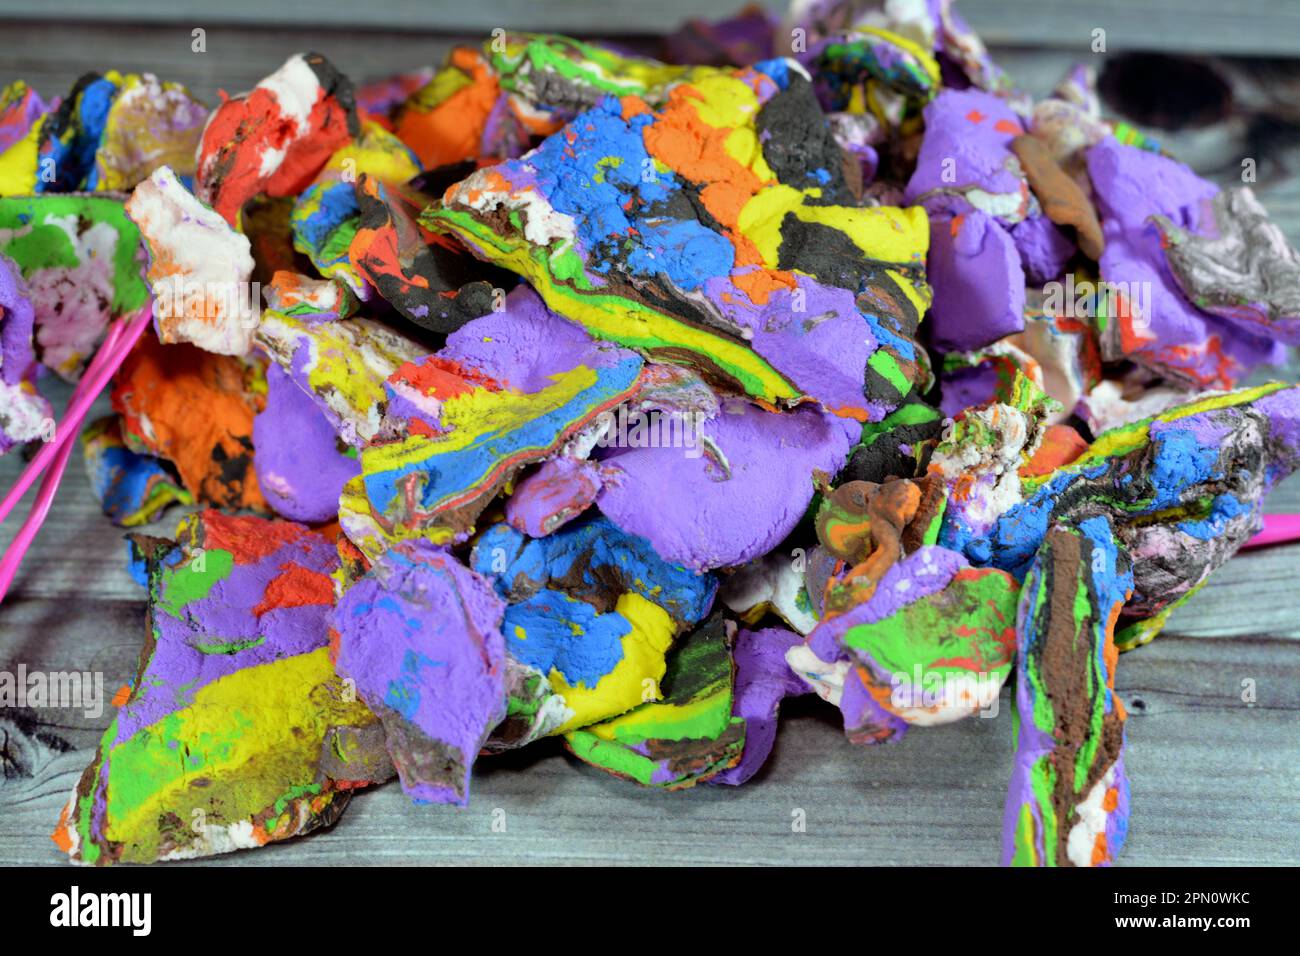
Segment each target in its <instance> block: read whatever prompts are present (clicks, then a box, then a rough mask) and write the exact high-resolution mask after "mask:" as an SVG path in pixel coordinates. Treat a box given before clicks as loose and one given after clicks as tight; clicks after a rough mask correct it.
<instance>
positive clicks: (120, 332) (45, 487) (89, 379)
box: [0, 304, 153, 601]
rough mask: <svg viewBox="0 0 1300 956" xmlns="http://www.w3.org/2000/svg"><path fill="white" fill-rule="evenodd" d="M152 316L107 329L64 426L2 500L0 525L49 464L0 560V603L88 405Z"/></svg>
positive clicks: (146, 312) (41, 517) (56, 486)
mask: <svg viewBox="0 0 1300 956" xmlns="http://www.w3.org/2000/svg"><path fill="white" fill-rule="evenodd" d="M152 311H153V310H152V309H151V307H150V306H149V305H148V304H146V305H145V307H144V308H143V309H142V310H141V311H140V313H139V314H138V315H137V316H136V317H135V318H133V319H130V320H124V321H120V322H114V323H113V324H112V325H111V326H110V327H109V330H108V334H107V335H106V336H105V337H104V343H103V344H102V345H101V346H100V348H99V350H98V352H96V353H95V358H94V359H93V360H92V361H91V363H90V366H89V367H88V368H87V369H86V372H85V374H84V375H82V378H81V381H80V382H79V383H78V385H77V388H76V390H75V391H74V392H73V393H72V399H71V400H70V401H69V402H68V408H67V411H66V412H65V413H64V417H63V422H62V423H61V424H60V425H59V426H58V427H57V430H56V435H55V440H54V441H52V442H50V443H48V444H47V445H46V446H45V447H44V448H43V449H41V451H40V452H39V453H38V454H37V456H36V457H35V458H34V459H33V460H32V462H31V464H30V465H28V466H27V468H26V469H25V470H24V471H23V474H22V476H21V477H19V479H18V482H17V483H16V484H15V485H14V487H13V488H11V489H10V490H9V493H8V494H7V495H6V496H5V499H4V501H3V502H2V503H0V522H3V521H4V519H5V518H6V517H8V515H9V513H10V512H11V511H12V510H13V508H14V506H15V505H16V504H17V503H18V501H19V500H21V498H22V496H23V495H24V494H25V493H26V491H27V489H28V488H29V487H30V486H31V484H32V482H33V481H35V479H36V476H37V475H38V474H40V473H41V470H42V469H43V468H45V466H46V465H47V464H48V465H49V471H47V472H46V473H45V477H44V478H43V479H42V480H41V486H40V489H39V491H38V492H37V495H36V501H35V502H34V503H33V504H32V510H31V512H30V514H28V516H27V520H26V521H24V522H23V526H22V527H21V528H20V529H19V530H18V534H17V536H15V538H14V540H13V541H12V542H11V543H10V545H9V548H8V549H7V550H6V551H5V554H4V557H3V558H0V601H3V600H4V598H5V594H6V593H7V592H8V590H9V585H10V584H11V583H12V582H13V579H14V575H16V574H17V573H18V566H19V565H20V564H21V563H22V559H23V556H24V555H25V554H26V553H27V549H28V548H29V547H30V546H31V543H32V541H33V540H34V539H35V537H36V533H37V532H38V531H39V530H40V528H41V525H42V523H44V521H45V518H46V516H47V515H48V514H49V511H50V506H51V505H52V504H53V503H54V496H55V493H56V492H57V491H58V489H59V482H60V481H61V480H62V478H63V472H64V471H65V470H66V469H67V466H68V460H69V458H71V457H72V451H73V449H74V448H75V447H76V441H77V437H78V436H79V435H80V434H81V422H82V420H83V419H84V418H85V417H86V414H87V413H88V412H89V411H90V406H91V405H92V404H94V402H95V399H96V398H98V397H99V393H100V392H102V391H103V390H104V387H105V386H106V385H107V384H108V382H109V380H110V379H111V378H112V377H113V375H114V374H116V372H117V370H118V368H120V367H121V365H122V362H123V361H124V360H125V359H126V356H127V354H128V353H129V352H130V351H131V349H132V348H134V346H135V343H136V342H137V341H139V339H140V335H141V333H143V332H144V329H145V327H146V326H148V324H149V322H150V320H151V319H152Z"/></svg>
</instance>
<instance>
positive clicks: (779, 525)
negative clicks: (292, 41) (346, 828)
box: [0, 0, 1300, 866]
mask: <svg viewBox="0 0 1300 956" xmlns="http://www.w3.org/2000/svg"><path fill="white" fill-rule="evenodd" d="M664 49H665V51H666V52H665V54H664V61H663V62H660V61H658V60H652V59H646V58H639V57H635V56H631V55H627V54H625V53H623V52H616V51H614V50H611V49H606V48H602V47H599V46H594V45H589V44H587V43H583V42H580V41H578V40H574V39H569V38H565V37H559V36H542V35H522V34H510V33H505V34H504V35H502V33H501V32H500V31H499V32H498V33H497V34H496V35H494V36H493V37H492V38H491V39H489V40H488V41H486V42H485V43H484V45H483V46H482V48H481V49H475V48H470V47H464V48H458V49H455V50H454V51H453V52H452V53H451V54H450V56H449V57H448V59H447V61H446V63H445V64H444V65H443V66H442V67H441V68H440V69H438V70H436V71H432V70H430V71H427V72H424V73H415V74H408V75H401V76H397V77H393V78H391V79H388V80H385V81H382V82H379V83H375V84H371V85H365V86H354V85H353V83H352V82H351V81H349V79H348V78H347V77H346V76H344V75H343V74H342V73H341V72H339V70H338V69H337V68H336V67H335V66H334V65H332V64H330V63H329V62H327V61H326V59H325V58H324V57H322V56H319V55H317V54H312V53H303V54H299V55H295V56H293V57H291V58H290V59H289V60H288V61H286V62H285V63H284V64H283V65H282V66H281V67H280V68H279V69H277V70H276V71H275V72H274V73H272V74H271V75H270V76H268V77H267V78H266V79H265V80H263V81H262V82H261V83H259V84H258V85H257V86H256V88H254V89H253V90H251V91H249V92H247V93H243V94H241V95H237V96H229V97H223V100H222V102H221V104H220V105H219V106H217V107H216V108H215V109H209V108H208V107H206V106H204V105H202V104H200V103H198V102H196V101H195V99H194V98H193V97H192V96H190V95H189V94H188V93H187V92H186V90H184V89H183V88H181V87H180V86H177V85H175V84H172V83H168V82H164V81H160V80H158V79H156V78H155V77H153V76H150V75H142V76H141V75H122V74H119V73H117V72H112V71H110V72H108V73H105V74H103V75H98V74H92V75H89V76H86V77H84V78H82V79H81V80H80V81H79V82H78V83H77V84H76V86H75V87H74V88H73V89H72V91H71V92H70V93H69V94H68V96H67V97H65V98H63V99H62V100H57V101H55V102H52V103H46V102H44V101H43V100H42V99H41V97H40V96H38V95H37V93H36V92H35V91H33V90H31V89H29V88H28V87H26V86H24V85H23V84H21V83H16V84H14V85H12V86H10V87H9V88H8V89H7V90H6V91H5V92H4V95H3V101H2V102H0V195H2V196H3V198H0V343H2V344H3V359H2V361H0V449H10V448H13V447H16V446H21V445H23V444H24V443H28V442H33V441H36V440H38V439H39V438H40V437H41V433H42V423H44V422H46V421H48V420H49V418H50V417H51V415H52V411H51V409H50V408H49V406H48V403H47V402H46V400H45V399H44V398H43V397H42V396H41V393H40V392H39V391H38V389H37V388H36V384H37V382H38V381H39V380H40V378H41V377H42V376H48V375H57V376H60V377H62V378H64V379H67V380H69V381H77V380H78V379H79V378H81V377H83V376H85V375H89V374H90V372H89V371H87V369H88V367H89V366H90V365H91V364H92V356H95V355H96V354H97V349H101V350H102V349H103V348H107V345H105V346H101V345H100V342H101V340H102V339H103V338H104V336H105V335H106V332H107V333H108V334H115V332H114V331H110V330H115V329H116V323H119V322H121V321H123V320H124V319H126V318H133V320H134V321H140V320H139V318H138V317H139V316H141V315H152V320H151V321H150V322H149V323H148V328H147V330H145V331H144V332H143V334H142V335H141V337H140V338H139V340H138V341H137V342H135V344H134V345H132V346H130V347H129V348H125V349H124V350H123V354H121V355H119V356H118V358H119V359H120V367H118V368H117V370H116V374H115V375H113V379H112V384H111V401H112V409H113V414H112V415H110V416H108V417H107V418H103V419H101V420H98V421H94V422H93V423H89V424H88V426H87V427H86V428H85V429H84V431H83V432H82V433H81V436H80V442H81V445H82V449H83V451H84V460H85V465H86V468H87V469H88V470H89V474H90V478H91V484H92V486H93V488H94V490H95V493H96V494H97V495H98V496H100V498H101V501H102V505H103V510H104V513H105V515H106V516H107V517H108V518H110V519H111V520H112V521H114V522H116V523H117V524H119V525H122V526H124V527H127V528H140V527H141V526H143V525H145V524H147V523H150V522H154V521H158V520H160V519H161V517H162V515H163V513H164V512H165V511H167V510H168V509H173V508H175V509H180V510H179V511H176V512H174V513H173V514H172V515H171V518H170V520H169V521H168V523H167V524H165V525H161V524H160V525H153V526H152V527H151V529H150V532H151V533H144V532H140V531H136V532H133V533H131V534H130V535H129V541H128V553H127V556H126V560H127V561H128V562H129V565H130V568H131V570H132V573H133V574H134V575H135V576H136V578H137V580H138V581H139V583H140V584H141V586H142V587H143V588H144V591H145V593H146V594H147V602H148V623H147V627H146V631H145V634H144V646H143V650H142V651H141V655H140V664H139V670H138V674H137V676H136V678H135V680H134V681H133V683H131V684H130V685H129V686H128V687H125V688H123V690H122V691H121V692H120V694H119V697H118V700H117V704H118V705H119V706H118V708H117V711H116V717H115V718H114V720H113V721H112V723H111V725H110V726H109V728H108V730H107V731H106V732H105V734H104V736H103V739H102V742H101V744H100V746H99V749H98V751H97V753H96V754H95V757H94V760H93V761H92V762H91V764H90V766H89V767H88V768H87V769H86V771H85V774H84V775H83V776H82V778H81V780H80V783H79V784H78V786H77V788H76V791H75V792H74V793H73V794H72V795H71V796H70V798H69V800H68V803H67V806H66V809H65V811H64V813H63V815H62V818H61V819H60V820H59V821H58V824H57V829H56V831H55V835H54V838H55V840H56V842H57V843H58V844H59V846H60V847H62V848H63V849H64V850H65V851H66V852H67V853H68V854H69V855H70V856H71V857H72V858H73V859H74V860H77V861H80V862H83V863H91V864H107V863H113V862H119V861H122V862H149V861H155V860H171V859H178V858H188V857H195V856H202V855H206V854H213V853H222V852H226V851H230V850H235V849H241V848H247V847H256V846H260V845H263V844H266V843H268V842H271V841H276V840H283V839H287V838H290V837H293V836H296V835H299V834H303V833H306V832H309V831H311V830H313V829H316V828H319V827H323V826H328V825H330V824H332V823H333V822H334V821H335V820H337V819H338V818H339V817H340V815H341V814H342V813H343V812H344V810H345V809H346V807H347V804H348V801H349V799H350V797H351V795H352V794H353V793H354V792H355V791H357V790H359V789H362V788H365V787H370V786H374V785H378V784H381V783H383V782H385V781H387V780H389V779H390V778H393V777H396V778H397V779H398V780H399V781H400V786H401V787H402V789H403V790H404V791H405V792H406V793H407V794H408V795H409V796H410V797H411V799H412V800H414V801H416V802H419V803H438V804H456V805H464V804H466V803H467V802H468V801H469V800H470V799H471V778H472V771H473V767H474V764H475V762H476V761H477V760H484V761H490V760H492V759H493V756H494V755H496V754H498V753H500V752H502V751H505V750H509V749H512V748H517V747H522V746H525V745H528V744H530V743H533V742H534V741H538V740H540V739H542V738H545V737H559V738H562V739H563V741H564V744H565V745H566V746H567V748H568V749H569V751H571V753H572V754H573V755H574V757H575V758H576V759H577V760H579V761H582V762H585V763H588V764H591V765H593V766H595V767H597V768H600V769H601V770H604V771H607V772H609V773H611V774H614V775H616V776H618V777H621V778H624V779H626V780H628V781H631V782H634V783H637V784H641V785H643V786H646V787H657V788H662V789H666V790H678V789H684V788H689V787H693V786H695V785H697V784H702V783H703V784H710V785H729V786H734V785H739V784H743V783H745V782H746V781H749V780H751V778H753V777H754V776H755V774H757V773H758V772H759V771H760V769H761V767H762V766H763V763H764V761H765V759H766V758H767V757H768V755H769V753H770V751H771V749H772V747H773V744H774V741H775V738H776V733H777V727H778V709H779V707H780V705H781V701H782V700H783V699H784V698H785V697H788V696H793V695H799V694H804V693H815V694H816V695H818V696H820V697H821V698H822V699H824V700H825V701H827V702H828V703H829V704H830V705H831V706H833V707H837V708H838V709H839V710H840V712H841V713H842V716H843V723H844V729H845V733H846V735H847V737H848V738H849V740H850V741H851V742H852V743H854V744H879V743H886V742H890V741H896V740H898V739H900V738H901V737H902V736H903V735H904V734H905V733H907V732H908V731H909V730H910V729H911V728H913V727H927V726H933V725H937V724H943V723H947V722H951V721H956V720H960V719H963V718H967V717H972V716H975V715H978V714H981V713H982V712H986V711H987V710H988V709H989V708H990V707H992V706H993V705H994V704H995V703H996V700H997V697H998V694H999V692H1000V691H1001V689H1002V686H1003V684H1004V683H1006V682H1008V681H1010V682H1011V684H1012V686H1013V688H1014V691H1013V698H1014V703H1015V710H1016V713H1017V715H1018V721H1017V725H1016V726H1017V730H1016V733H1017V756H1016V764H1015V770H1014V772H1013V775H1012V779H1011V782H1010V786H1009V790H1008V795H1007V800H1006V805H1005V811H1004V812H1005V837H1004V845H1003V849H1002V858H1003V860H1004V862H1006V863H1011V864H1028V865H1048V866H1050V865H1082V866H1087V865H1101V864H1109V863H1111V862H1113V861H1114V860H1115V859H1116V856H1117V854H1118V853H1119V851H1120V848H1121V846H1122V845H1123V843H1124V838H1125V834H1126V831H1127V825H1128V812H1129V787H1128V781H1127V779H1126V776H1125V760H1124V744H1125V728H1124V721H1125V712H1124V707H1123V704H1122V703H1121V701H1120V699H1119V698H1118V696H1117V695H1116V694H1115V692H1114V689H1113V688H1114V680H1115V672H1116V668H1117V666H1118V661H1119V652H1120V651H1126V650H1130V649H1133V648H1135V647H1137V646H1139V645H1142V644H1144V643H1146V642H1148V641H1150V640H1151V639H1152V638H1153V637H1154V636H1155V635H1156V634H1157V633H1158V632H1159V631H1160V629H1161V627H1162V626H1163V624H1164V622H1165V621H1166V620H1167V619H1168V617H1169V615H1170V613H1171V611H1172V610H1173V609H1174V608H1175V607H1177V606H1178V605H1179V604H1180V603H1181V602H1183V601H1185V600H1186V599H1187V598H1188V597H1189V596H1190V595H1192V594H1193V593H1195V591H1196V590H1197V589H1198V588H1199V587H1200V586H1201V585H1202V584H1204V582H1205V581H1206V579H1207V578H1208V576H1209V575H1210V573H1211V572H1212V571H1214V570H1215V569H1216V568H1218V567H1219V566H1220V565H1221V564H1223V563H1224V561H1226V560H1227V559H1228V558H1229V557H1230V556H1231V555H1232V554H1233V553H1234V552H1235V551H1236V550H1237V548H1239V547H1240V546H1241V545H1242V544H1243V543H1244V542H1246V541H1247V540H1248V539H1249V538H1250V537H1251V536H1252V535H1253V534H1254V533H1255V532H1256V531H1257V530H1258V529H1259V527H1260V523H1261V506H1262V503H1263V500H1264V497H1265V495H1266V494H1267V492H1268V491H1269V489H1270V488H1271V487H1272V486H1273V485H1274V484H1276V483H1277V482H1278V481H1279V480H1281V479H1282V478H1283V477H1285V476H1286V475H1287V474H1289V473H1290V472H1291V471H1292V470H1293V469H1294V468H1295V467H1296V465H1297V463H1300V389H1297V388H1296V387H1294V386H1288V385H1285V384H1281V383H1274V384H1267V385H1261V386H1258V387H1251V388H1240V387H1238V383H1239V382H1240V381H1241V380H1242V379H1243V378H1244V377H1245V376H1246V375H1247V374H1248V373H1250V372H1251V371H1252V370H1253V369H1255V368H1256V367H1257V366H1262V365H1267V364H1275V363H1278V362H1279V361H1281V360H1283V359H1284V358H1285V351H1286V347H1287V346H1288V345H1293V344H1296V343H1297V342H1300V257H1298V256H1297V254H1296V252H1295V251H1294V250H1293V249H1291V248H1290V247H1289V246H1288V244H1287V243H1286V241H1285V240H1284V239H1283V238H1282V236H1281V233H1280V231H1279V230H1278V229H1277V228H1276V227H1275V226H1274V225H1272V224H1271V223H1270V222H1269V220H1268V218H1267V216H1266V214H1265V213H1264V211H1263V209H1262V208H1261V206H1260V205H1259V203H1258V202H1257V201H1256V200H1255V198H1254V197H1253V196H1252V194H1251V192H1250V190H1249V189H1246V188H1241V189H1232V190H1227V191H1221V190H1220V189H1219V188H1217V187H1216V186H1215V185H1213V184H1211V183H1210V182H1207V181H1206V180H1204V179H1201V178H1200V177H1198V176H1197V175H1195V174H1194V173H1193V172H1192V171H1191V170H1190V169H1189V168H1188V167H1186V166H1184V165H1183V164H1181V163H1179V162H1178V161H1177V160H1176V159H1174V158H1172V157H1171V156H1169V155H1166V154H1165V153H1164V152H1162V151H1161V149H1160V148H1159V146H1158V145H1157V144H1155V143H1154V142H1152V141H1150V140H1149V139H1147V138H1145V137H1143V136H1142V135H1141V134H1140V133H1138V132H1136V131H1135V130H1133V129H1132V128H1129V127H1127V126H1124V125H1122V124H1119V125H1116V124H1112V123H1110V122H1107V121H1106V120H1104V119H1103V118H1102V115H1101V109H1100V106H1099V102H1098V99H1097V96H1096V94H1095V92H1094V84H1093V78H1092V76H1091V75H1090V73H1089V72H1088V71H1087V70H1084V69H1078V70H1075V71H1073V72H1071V73H1070V74H1069V75H1068V76H1067V77H1066V78H1065V80H1064V81H1063V82H1062V83H1061V84H1060V86H1059V87H1058V88H1057V89H1056V91H1055V92H1054V93H1053V94H1052V95H1051V96H1050V97H1049V98H1047V99H1044V100H1042V101H1040V102H1037V103H1035V102H1033V101H1032V100H1031V99H1030V98H1029V97H1028V96H1026V95H1024V94H1023V93H1021V92H1018V91H1017V90H1016V89H1015V87H1014V86H1013V85H1012V83H1011V81H1010V80H1009V79H1008V77H1006V76H1005V75H1004V74H1003V73H1002V72H1001V71H1000V70H999V69H998V67H997V66H995V65H994V64H993V63H992V62H991V60H990V59H989V57H988V55H987V54H986V52H985V49H984V47H983V45H982V44H981V42H980V40H979V39H978V37H976V36H975V35H974V34H973V33H972V32H971V31H970V30H969V29H968V28H967V27H966V25H965V24H964V23H963V21H962V20H961V18H960V17H959V16H958V15H957V13H956V12H955V11H954V10H953V9H952V8H951V6H950V3H949V2H948V0H931V2H929V3H924V4H922V3H901V4H900V3H892V2H890V3H871V2H863V0H850V2H831V3H828V2H812V3H807V2H800V3H796V7H795V9H794V10H793V12H792V13H791V15H790V17H789V20H788V21H787V22H785V23H783V24H777V23H775V22H773V21H771V20H770V19H769V18H768V17H766V16H765V15H762V14H758V13H755V12H752V11H751V12H749V13H746V14H744V15H742V16H740V17H738V18H737V19H735V20H732V21H727V22H722V23H717V24H702V23H696V24H693V25H692V26H690V27H688V28H686V29H684V30H683V31H682V32H680V33H678V34H675V35H674V36H673V37H672V38H670V39H669V40H668V42H667V43H666V44H665V47H664ZM781 54H786V55H781ZM106 367H107V366H104V365H102V364H100V365H98V366H96V367H95V371H96V372H97V373H99V372H102V371H103V369H104V368H106ZM104 374H105V375H107V373H104ZM177 515H183V517H180V520H179V524H177V523H176V518H177ZM160 527H161V528H166V529H172V528H174V529H175V530H174V532H172V533H171V534H169V535H168V536H163V537H160V536H158V534H159V533H160V532H157V531H156V530H155V529H156V528H160ZM1013 675H1014V676H1013ZM754 785H756V786H761V785H762V784H761V782H758V783H756V784H754ZM991 812H992V810H991ZM429 825H430V826H434V827H436V826H437V825H438V824H437V820H436V819H430V821H429ZM992 856H993V852H992V848H990V859H992Z"/></svg>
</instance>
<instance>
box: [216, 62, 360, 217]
mask: <svg viewBox="0 0 1300 956" xmlns="http://www.w3.org/2000/svg"><path fill="white" fill-rule="evenodd" d="M359 132H360V128H359V125H358V120H357V111H356V104H355V103H354V102H353V98H352V82H351V81H350V80H348V78H347V77H345V76H344V75H343V74H341V73H339V71H338V70H336V69H334V67H333V65H332V64H331V63H330V62H329V61H328V60H327V59H325V57H323V56H321V55H320V54H319V53H295V54H294V55H293V56H291V57H289V59H287V60H285V62H284V65H283V66H281V67H280V69H278V70H276V71H275V72H274V73H272V74H271V75H270V76H268V77H267V78H266V79H264V80H262V82H260V83H258V84H257V86H256V87H254V89H253V90H252V91H251V92H248V93H243V94H241V95H239V96H235V97H231V98H225V99H223V102H222V104H221V105H220V106H218V107H217V108H216V109H215V110H213V112H212V115H211V116H210V117H208V123H207V125H206V126H205V127H204V129H203V140H202V142H201V143H200V145H199V151H198V175H197V178H196V180H195V187H196V188H195V194H196V195H197V196H198V197H199V199H201V200H202V201H203V202H204V203H206V204H207V205H209V206H211V207H212V208H213V209H215V210H216V211H217V213H218V214H220V216H221V217H222V218H223V219H225V220H226V222H228V223H230V225H232V226H238V224H239V212H240V210H241V209H242V208H243V206H244V203H246V202H248V200H250V199H252V198H253V197H254V196H256V195H258V194H260V193H267V194H268V195H271V196H290V195H297V194H298V193H300V192H302V191H303V189H305V188H306V187H307V185H308V184H310V183H311V181H312V180H313V179H314V178H315V177H316V174H317V173H319V172H320V170H321V167H322V166H324V165H325V163H326V162H327V161H328V160H329V158H330V156H332V155H333V154H334V152H335V151H336V150H337V149H338V148H339V147H341V146H342V145H343V144H345V143H346V142H348V140H350V139H352V138H354V137H355V136H357V134H358V133H359Z"/></svg>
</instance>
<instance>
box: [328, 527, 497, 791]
mask: <svg viewBox="0 0 1300 956" xmlns="http://www.w3.org/2000/svg"><path fill="white" fill-rule="evenodd" d="M504 610H505V605H504V602H502V601H501V599H500V598H499V597H497V595H496V594H495V592H493V590H492V587H491V585H490V584H488V582H487V581H486V580H484V579H483V578H482V577H481V576H480V575H478V574H476V573H475V572H473V571H471V570H470V569H468V568H466V567H465V566H464V565H462V564H461V563H460V562H459V561H458V560H457V559H456V558H455V557H453V556H452V555H451V554H450V553H449V552H447V551H444V550H442V549H440V548H435V547H433V546H431V545H428V544H426V543H423V542H416V543H412V544H406V545H397V546H395V547H393V548H391V549H390V550H389V551H387V552H385V554H384V555H383V556H382V557H381V558H380V559H379V560H378V561H376V562H375V563H374V565H373V566H372V567H371V568H370V570H369V571H368V572H366V575H365V576H364V577H363V578H361V580H359V581H357V582H356V583H355V584H353V585H352V587H350V588H349V589H348V591H347V593H346V594H345V595H344V596H343V598H342V599H341V600H340V601H339V606H338V609H337V611H336V612H335V614H334V623H333V627H334V634H333V637H332V640H333V642H334V647H335V648H336V655H337V658H336V663H337V666H338V671H339V673H340V674H341V675H343V676H344V677H347V678H349V679H351V680H352V681H354V682H355V685H356V689H357V693H358V695H359V696H360V697H361V699H362V700H364V701H365V702H366V703H367V704H368V705H369V706H370V708H371V709H373V710H374V712H375V713H376V714H378V715H379V719H380V721H382V723H383V726H384V733H385V735H386V738H387V747H388V752H389V754H390V755H391V756H392V759H393V764H394V766H396V768H397V773H398V776H399V777H400V778H401V781H402V789H403V790H404V791H405V792H406V793H407V795H408V796H410V797H411V798H412V799H413V800H414V801H415V802H417V803H454V804H458V805H460V806H465V805H466V804H467V803H468V802H469V776H470V768H471V767H472V766H473V763H474V758H475V757H476V756H478V753H479V750H481V749H482V747H483V744H484V741H486V740H487V737H488V734H489V733H490V732H491V731H492V728H494V727H495V726H496V725H497V724H498V723H500V721H501V719H502V718H503V717H505V712H506V711H505V702H506V692H505V667H506V652H505V641H504V640H503V639H502V636H501V620H502V614H503V612H504Z"/></svg>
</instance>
